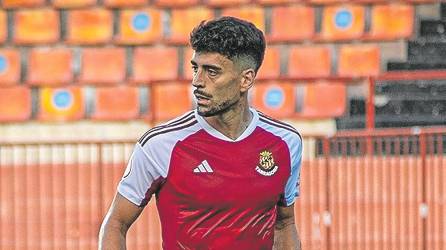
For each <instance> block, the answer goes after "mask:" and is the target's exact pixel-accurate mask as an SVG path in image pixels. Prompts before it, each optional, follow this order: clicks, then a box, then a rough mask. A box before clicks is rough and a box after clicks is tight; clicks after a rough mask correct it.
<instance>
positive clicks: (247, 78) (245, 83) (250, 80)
mask: <svg viewBox="0 0 446 250" xmlns="http://www.w3.org/2000/svg"><path fill="white" fill-rule="evenodd" d="M255 78H256V72H255V71H254V69H251V68H249V69H246V70H243V71H242V79H241V80H242V82H241V85H240V91H241V92H246V91H248V89H250V88H251V87H252V85H253V84H254V79H255Z"/></svg>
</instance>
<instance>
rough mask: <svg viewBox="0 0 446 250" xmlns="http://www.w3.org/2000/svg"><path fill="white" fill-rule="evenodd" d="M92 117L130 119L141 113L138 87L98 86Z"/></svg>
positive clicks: (99, 118) (96, 118)
mask: <svg viewBox="0 0 446 250" xmlns="http://www.w3.org/2000/svg"><path fill="white" fill-rule="evenodd" d="M93 110H94V111H93V113H92V116H91V117H92V118H93V119H95V120H130V119H135V118H137V117H138V115H139V93H138V88H137V87H128V86H114V87H99V88H96V95H95V98H94V108H93Z"/></svg>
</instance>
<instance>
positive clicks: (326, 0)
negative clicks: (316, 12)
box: [307, 0, 355, 5]
mask: <svg viewBox="0 0 446 250" xmlns="http://www.w3.org/2000/svg"><path fill="white" fill-rule="evenodd" d="M353 1H355V0H353ZM307 2H309V3H312V4H321V5H324V4H331V3H341V2H349V1H348V0H307Z"/></svg>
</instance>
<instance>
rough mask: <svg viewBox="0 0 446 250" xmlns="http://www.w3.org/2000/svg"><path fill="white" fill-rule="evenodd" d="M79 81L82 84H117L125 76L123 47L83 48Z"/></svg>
mask: <svg viewBox="0 0 446 250" xmlns="http://www.w3.org/2000/svg"><path fill="white" fill-rule="evenodd" d="M81 65H82V69H81V71H80V75H79V81H80V82H82V83H84V84H117V83H120V82H122V81H123V80H124V79H125V77H126V66H125V65H126V56H125V50H124V48H107V47H105V48H84V49H83V50H82V63H81Z"/></svg>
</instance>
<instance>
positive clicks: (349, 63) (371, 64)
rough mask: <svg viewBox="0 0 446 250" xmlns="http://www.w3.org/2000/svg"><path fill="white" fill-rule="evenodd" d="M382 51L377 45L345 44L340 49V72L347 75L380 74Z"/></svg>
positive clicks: (341, 74)
mask: <svg viewBox="0 0 446 250" xmlns="http://www.w3.org/2000/svg"><path fill="white" fill-rule="evenodd" d="M379 72H380V51H379V48H378V47H377V46H375V45H345V46H342V47H341V49H340V51H339V61H338V74H339V75H340V76H345V77H359V76H371V75H378V74H379Z"/></svg>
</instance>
